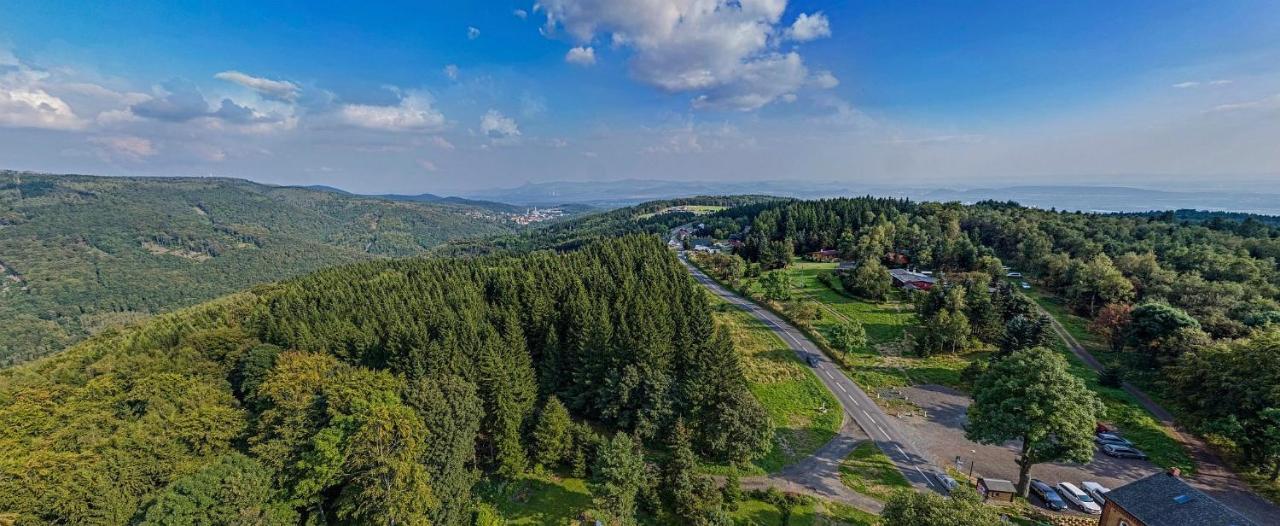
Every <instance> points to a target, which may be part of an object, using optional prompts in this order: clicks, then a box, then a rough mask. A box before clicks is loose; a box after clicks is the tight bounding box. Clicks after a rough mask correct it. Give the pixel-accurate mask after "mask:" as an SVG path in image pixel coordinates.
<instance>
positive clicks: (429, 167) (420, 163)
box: [418, 159, 440, 172]
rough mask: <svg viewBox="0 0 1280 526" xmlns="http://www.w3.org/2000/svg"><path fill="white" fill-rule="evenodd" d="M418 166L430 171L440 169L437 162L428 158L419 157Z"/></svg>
mask: <svg viewBox="0 0 1280 526" xmlns="http://www.w3.org/2000/svg"><path fill="white" fill-rule="evenodd" d="M418 167H419V168H422V169H423V170H425V171H428V172H436V171H439V170H440V168H438V167H436V163H433V162H431V161H428V160H426V159H418Z"/></svg>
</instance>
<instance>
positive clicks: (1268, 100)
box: [1210, 94, 1280, 112]
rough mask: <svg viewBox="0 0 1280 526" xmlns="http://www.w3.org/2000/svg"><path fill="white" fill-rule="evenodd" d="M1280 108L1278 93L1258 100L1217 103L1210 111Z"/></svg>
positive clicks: (1279, 95)
mask: <svg viewBox="0 0 1280 526" xmlns="http://www.w3.org/2000/svg"><path fill="white" fill-rule="evenodd" d="M1273 109H1280V94H1276V95H1272V96H1270V97H1265V98H1262V99H1258V100H1251V101H1245V102H1235V103H1231V104H1219V105H1217V106H1214V107H1213V109H1212V110H1210V111H1212V112H1231V111H1244V110H1273Z"/></svg>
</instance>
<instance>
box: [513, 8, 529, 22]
mask: <svg viewBox="0 0 1280 526" xmlns="http://www.w3.org/2000/svg"><path fill="white" fill-rule="evenodd" d="M511 14H513V15H515V17H516V18H519V19H520V20H524V19H526V18H529V12H528V11H525V10H523V9H516V10H515V11H512V12H511Z"/></svg>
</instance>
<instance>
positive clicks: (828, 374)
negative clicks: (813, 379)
mask: <svg viewBox="0 0 1280 526" xmlns="http://www.w3.org/2000/svg"><path fill="white" fill-rule="evenodd" d="M825 372H826V373H827V378H830V379H832V380H835V379H836V377H834V376H831V371H825Z"/></svg>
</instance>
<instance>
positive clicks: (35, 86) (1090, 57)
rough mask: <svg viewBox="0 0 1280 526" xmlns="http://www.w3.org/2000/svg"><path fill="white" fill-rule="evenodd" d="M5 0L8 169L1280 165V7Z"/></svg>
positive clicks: (1092, 170) (1060, 172)
mask: <svg viewBox="0 0 1280 526" xmlns="http://www.w3.org/2000/svg"><path fill="white" fill-rule="evenodd" d="M260 4H261V3H258V2H129V3H127V5H126V3H123V2H18V1H9V0H0V12H3V13H4V14H5V15H4V16H3V17H0V167H4V168H16V169H32V170H41V171H52V172H83V173H101V174H111V175H225V176H235V177H245V178H250V179H254V180H259V181H264V182H273V183H282V184H332V185H335V186H340V187H343V188H347V189H351V190H354V191H362V192H405V193H407V192H421V191H435V192H465V191H468V190H474V189H479V188H485V187H494V186H514V185H518V184H521V183H523V182H526V181H552V180H611V179H620V178H629V177H634V178H655V179H672V178H681V177H698V178H704V179H711V180H716V179H723V180H728V179H771V180H776V179H794V180H797V181H802V180H822V181H830V180H840V181H849V182H852V183H865V184H866V185H868V186H873V185H883V184H889V183H892V184H908V185H917V186H925V185H945V186H949V187H972V186H977V185H990V184H1011V183H1026V182H1033V183H1040V182H1054V183H1072V182H1074V183H1079V184H1104V183H1105V184H1115V183H1127V184H1133V185H1138V186H1153V185H1157V184H1158V185H1167V186H1179V187H1205V186H1210V185H1214V184H1219V182H1220V181H1223V180H1230V181H1235V182H1248V183H1250V184H1256V183H1259V182H1261V183H1265V184H1275V183H1276V181H1277V178H1278V177H1280V153H1278V152H1280V4H1276V3H1275V2H1263V1H1252V2H1249V1H1246V2H1234V1H1224V2H1182V1H1161V2H1154V1H1152V2H1123V1H1110V2H1101V1H1099V2H954V1H918V2H853V1H847V2H817V1H791V2H788V1H786V0H740V1H734V2H729V1H726V0H647V1H640V0H544V1H542V2H541V3H540V5H538V6H535V5H534V4H533V3H530V2H507V1H494V2H412V3H408V2H406V3H399V4H397V3H366V4H367V5H366V4H359V5H354V4H350V3H346V2H343V3H339V2H298V3H292V4H290V3H283V2H281V3H271V4H270V5H260Z"/></svg>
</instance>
